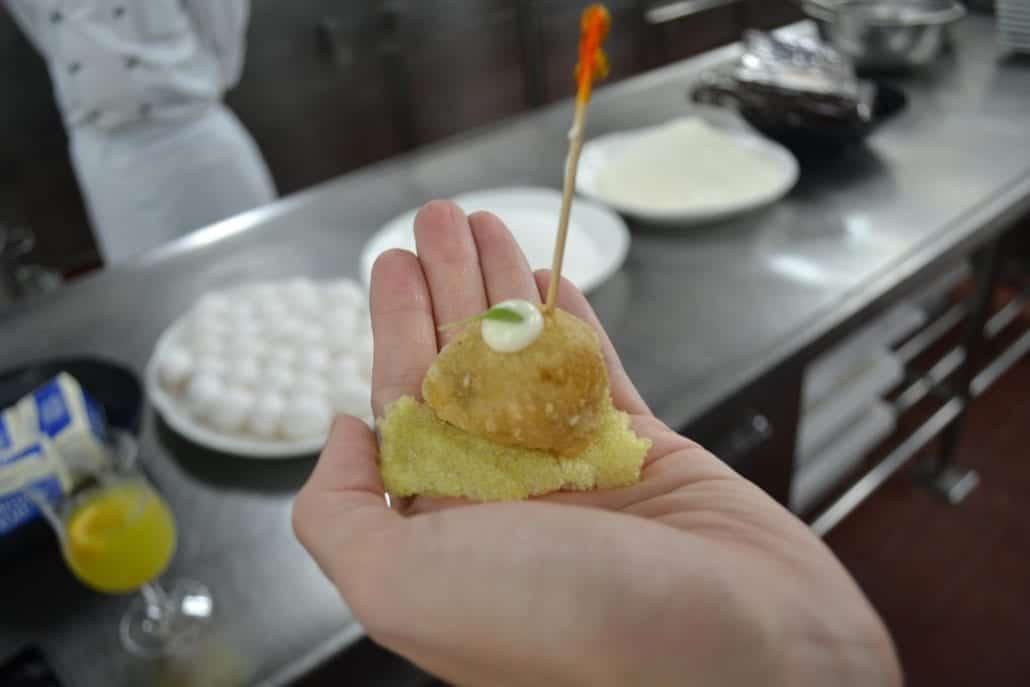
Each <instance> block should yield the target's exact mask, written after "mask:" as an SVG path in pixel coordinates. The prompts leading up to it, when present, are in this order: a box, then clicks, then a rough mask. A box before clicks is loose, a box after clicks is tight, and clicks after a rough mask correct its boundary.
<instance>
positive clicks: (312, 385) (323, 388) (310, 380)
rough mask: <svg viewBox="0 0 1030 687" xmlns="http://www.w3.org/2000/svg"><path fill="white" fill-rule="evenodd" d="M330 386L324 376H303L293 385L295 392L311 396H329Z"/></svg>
mask: <svg viewBox="0 0 1030 687" xmlns="http://www.w3.org/2000/svg"><path fill="white" fill-rule="evenodd" d="M329 389H330V384H329V380H327V379H326V378H325V376H324V375H313V374H302V375H301V376H299V377H297V379H296V381H295V382H294V384H293V388H292V390H293V391H296V392H297V393H298V394H300V393H303V394H305V395H309V396H325V397H328V396H329Z"/></svg>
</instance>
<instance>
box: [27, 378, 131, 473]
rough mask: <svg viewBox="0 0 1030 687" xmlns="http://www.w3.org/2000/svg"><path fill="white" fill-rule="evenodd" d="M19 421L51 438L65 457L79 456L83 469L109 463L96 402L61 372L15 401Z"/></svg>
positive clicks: (104, 430) (98, 468) (97, 469)
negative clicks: (82, 461) (16, 402)
mask: <svg viewBox="0 0 1030 687" xmlns="http://www.w3.org/2000/svg"><path fill="white" fill-rule="evenodd" d="M17 411H18V415H19V416H20V420H21V423H22V425H23V426H24V427H27V428H28V429H29V430H32V431H35V432H36V433H38V435H39V436H42V437H44V438H46V439H49V440H50V441H51V442H53V445H54V448H55V449H56V450H57V452H58V453H59V454H60V455H61V456H62V457H63V458H65V459H71V458H73V457H75V458H77V459H83V460H84V464H82V465H81V467H82V468H83V470H85V471H87V472H92V473H94V474H98V473H100V472H102V471H104V470H105V469H107V468H108V467H109V466H110V463H111V457H110V453H109V451H108V448H107V421H106V419H105V418H104V411H103V409H102V408H101V407H100V405H99V404H98V403H97V402H96V401H95V400H94V399H93V398H92V397H91V396H90V395H89V394H87V393H86V392H85V391H83V390H82V387H81V386H79V383H78V382H77V381H75V378H74V377H72V376H71V375H69V374H67V373H65V372H62V373H61V374H59V375H57V376H56V377H55V378H54V379H52V380H50V381H49V382H47V383H46V384H44V385H43V386H41V387H39V388H38V389H36V390H35V391H33V392H32V393H31V394H29V395H28V396H27V397H25V398H24V399H22V400H21V401H20V402H19V403H18V405H17Z"/></svg>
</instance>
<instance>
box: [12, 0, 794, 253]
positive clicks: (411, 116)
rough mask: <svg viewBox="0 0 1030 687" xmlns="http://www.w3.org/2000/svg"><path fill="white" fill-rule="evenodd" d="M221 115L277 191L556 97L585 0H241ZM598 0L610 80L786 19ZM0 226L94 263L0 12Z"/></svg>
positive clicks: (36, 82) (733, 8)
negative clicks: (663, 11)
mask: <svg viewBox="0 0 1030 687" xmlns="http://www.w3.org/2000/svg"><path fill="white" fill-rule="evenodd" d="M252 1H253V8H252V13H251V24H250V28H249V30H248V51H247V62H246V68H245V70H244V74H243V79H242V81H241V83H240V85H239V87H238V88H237V89H236V90H234V91H233V92H232V93H230V94H229V96H228V102H229V104H230V106H231V107H232V108H233V109H234V110H236V112H237V113H238V114H239V115H240V117H241V119H243V121H244V122H245V123H246V125H247V126H248V128H249V129H250V130H251V132H252V133H253V134H254V136H255V138H256V139H257V141H258V143H259V145H260V146H261V148H262V150H263V152H264V154H265V157H266V158H267V160H268V162H269V165H270V167H271V168H272V173H273V175H274V176H275V179H276V183H277V185H278V187H279V190H280V192H282V193H289V192H292V191H296V190H298V189H301V188H305V187H307V186H310V185H312V184H315V183H318V182H320V181H324V180H326V179H329V178H332V177H334V176H337V175H339V174H342V173H344V172H346V171H349V170H352V169H355V168H357V167H361V166H363V165H367V164H370V163H372V162H376V161H378V160H382V159H384V158H387V157H390V156H392V155H396V154H398V153H401V152H403V151H405V150H409V149H411V148H414V147H417V146H419V145H424V144H426V143H430V142H433V141H436V140H439V139H441V138H445V137H447V136H450V135H453V134H456V133H459V132H462V131H466V130H468V129H470V128H474V127H477V126H481V125H484V124H488V123H490V122H494V121H497V120H498V119H502V118H504V117H509V116H512V115H515V114H517V113H519V112H523V111H525V110H527V109H530V108H532V107H536V106H539V105H542V104H545V103H548V102H552V101H554V100H559V99H562V98H566V97H570V95H571V93H572V90H573V85H572V76H571V75H572V68H573V65H574V63H575V51H576V41H577V36H578V32H579V24H578V17H579V13H580V11H581V10H582V8H583V6H584V5H585V4H586V0H290V1H289V2H284V1H283V0H252ZM670 4H671V5H675V6H677V7H681V8H682V7H693V6H696V5H691V3H690V2H653V1H649V0H609V2H608V6H609V7H610V8H611V11H612V14H613V17H614V21H615V25H614V31H613V34H612V36H611V38H610V39H609V44H608V46H607V48H608V51H609V54H610V56H611V62H612V80H618V79H621V78H626V77H629V76H632V75H634V74H637V73H639V72H641V71H644V70H646V69H649V68H652V67H655V66H659V65H661V64H665V63H667V62H670V61H673V60H677V59H682V58H684V57H687V56H689V55H692V54H695V53H697V52H701V51H703V50H706V49H709V48H711V47H714V46H716V45H720V44H723V43H726V42H729V41H732V40H735V39H736V38H737V37H739V35H740V33H741V31H742V30H743V29H744V28H745V27H747V26H761V27H769V26H774V25H779V24H782V23H784V22H786V21H790V20H793V19H796V18H797V17H798V12H797V10H796V8H795V6H794V5H793V4H792V3H791V2H790V0H736V1H729V2H727V3H724V4H722V5H720V6H717V7H712V8H710V9H707V10H705V11H702V12H692V13H687V14H686V15H685V16H683V17H681V18H677V19H675V20H671V21H664V22H662V23H660V24H656V23H654V22H649V21H648V20H647V18H648V17H649V16H653V14H649V10H652V9H653V8H654V7H655V6H656V5H670ZM0 223H21V224H27V225H29V226H30V227H31V228H32V229H33V230H34V231H35V232H36V233H37V235H38V236H39V239H40V240H39V247H38V249H37V255H38V258H39V260H40V261H41V262H43V263H44V264H47V265H51V266H55V267H58V268H60V269H62V270H63V271H65V272H66V273H69V272H71V273H74V272H77V271H81V270H82V269H83V268H86V267H89V266H90V265H94V264H97V262H98V259H97V256H96V251H95V248H94V247H93V242H92V238H91V236H90V232H89V229H88V222H87V220H86V216H85V212H84V210H83V206H82V201H81V199H80V197H79V194H78V191H77V187H76V184H75V179H74V176H73V174H72V171H71V167H70V165H69V161H68V157H67V151H66V139H65V136H64V132H63V130H62V127H61V123H60V118H59V116H58V113H57V111H56V109H55V107H54V103H53V97H52V95H51V91H50V83H49V79H48V77H47V75H46V70H45V68H44V65H43V64H42V62H41V60H40V59H39V58H38V57H37V56H36V55H35V53H34V51H33V49H32V47H31V46H30V45H29V44H28V43H27V42H26V41H25V39H24V38H23V37H22V36H21V34H20V32H19V31H18V29H17V27H16V25H15V24H14V22H13V21H12V20H11V19H10V17H9V16H8V15H7V14H6V13H5V12H2V11H0Z"/></svg>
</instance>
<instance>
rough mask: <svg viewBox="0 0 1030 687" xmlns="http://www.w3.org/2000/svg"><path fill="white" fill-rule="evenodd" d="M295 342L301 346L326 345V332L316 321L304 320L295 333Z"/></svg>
mask: <svg viewBox="0 0 1030 687" xmlns="http://www.w3.org/2000/svg"><path fill="white" fill-rule="evenodd" d="M293 341H294V343H297V344H299V345H301V346H308V347H312V346H319V347H324V346H325V334H324V333H323V331H322V327H321V326H319V325H318V324H317V323H316V322H314V321H307V322H304V323H303V324H302V325H301V326H300V327H298V329H297V331H296V332H295V333H294V335H293Z"/></svg>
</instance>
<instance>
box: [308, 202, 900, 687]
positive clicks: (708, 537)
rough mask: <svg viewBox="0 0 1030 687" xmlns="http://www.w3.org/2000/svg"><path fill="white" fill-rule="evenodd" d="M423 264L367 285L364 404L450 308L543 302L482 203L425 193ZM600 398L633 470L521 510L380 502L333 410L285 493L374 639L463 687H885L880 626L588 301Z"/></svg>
mask: <svg viewBox="0 0 1030 687" xmlns="http://www.w3.org/2000/svg"><path fill="white" fill-rule="evenodd" d="M415 234H416V243H417V247H418V256H417V257H416V256H415V255H413V254H411V253H407V252H403V251H392V252H389V253H387V254H385V255H383V256H382V257H381V258H380V259H379V261H378V262H377V263H376V267H375V269H374V272H373V278H372V293H371V310H372V323H373V330H374V333H375V369H374V373H373V400H372V403H373V409H374V411H375V413H376V416H377V417H381V416H382V413H383V409H384V407H385V405H387V404H388V403H390V402H391V401H393V400H395V399H397V398H399V397H400V396H403V395H413V396H418V394H419V389H420V387H421V383H422V378H423V377H424V375H425V372H426V370H427V369H428V368H429V366H430V365H431V364H432V362H433V360H434V358H435V357H436V355H437V352H438V351H439V349H440V347H442V346H443V345H444V344H445V343H446V340H447V336H448V335H447V334H446V333H441V332H439V331H438V326H437V325H438V324H444V323H449V322H456V321H459V320H462V319H464V318H466V317H469V316H471V315H474V314H476V313H478V312H481V311H483V310H485V309H487V308H488V307H489V306H490V305H491V304H493V303H496V302H499V301H502V300H506V299H509V298H525V299H527V300H533V301H537V302H539V300H540V295H541V293H544V292H545V291H546V287H547V280H548V275H547V274H546V273H543V274H536V275H534V274H533V273H532V272H531V271H530V269H529V266H528V264H527V263H526V259H525V257H524V256H523V255H522V252H521V251H520V250H519V248H518V246H517V244H516V243H515V241H514V240H513V238H512V237H511V234H510V233H509V232H508V230H507V229H506V228H505V227H504V226H503V224H502V223H501V222H500V221H499V220H498V219H497V218H496V217H494V216H492V215H489V214H486V213H478V214H475V215H472V216H471V217H466V216H465V215H464V213H462V211H461V210H460V209H459V208H457V207H456V206H454V205H453V204H451V203H447V202H434V203H430V204H429V205H427V206H426V207H425V208H423V210H422V211H421V212H420V213H419V215H418V218H417V219H416V226H415ZM559 304H560V305H561V307H563V308H564V309H566V310H568V311H569V312H571V313H573V314H575V315H577V316H579V317H580V318H582V319H583V320H585V321H587V322H589V323H591V324H592V325H593V326H594V327H595V328H596V329H597V331H598V333H599V335H600V337H601V341H602V348H603V353H604V356H605V359H606V362H607V365H608V370H609V376H610V379H611V388H612V398H613V400H614V402H615V404H616V406H617V407H619V408H620V409H622V410H625V411H626V412H628V413H629V414H630V415H631V416H632V418H633V426H634V429H635V430H636V431H637V433H638V434H640V435H641V436H646V437H648V438H650V439H652V441H653V442H654V446H653V447H652V450H651V451H650V453H649V455H648V457H647V459H646V462H645V465H644V469H643V473H642V479H641V481H640V483H639V484H637V485H634V486H632V487H627V488H623V489H613V490H607V491H595V492H589V493H558V494H551V495H548V496H544V497H540V498H536V499H532V500H530V501H526V502H519V503H490V504H475V503H469V502H466V501H461V500H454V499H448V500H436V499H430V498H426V497H416V498H414V499H411V500H407V501H405V502H403V503H399V504H394V508H393V509H391V508H388V507H387V505H386V503H385V500H384V498H383V483H382V480H381V478H380V476H379V471H378V467H377V462H376V460H377V455H378V449H377V444H376V440H375V436H374V435H373V434H372V432H370V431H369V430H368V428H367V427H366V426H365V425H364V423H362V422H360V421H358V420H356V419H353V418H340V419H339V420H338V421H337V422H336V424H335V425H334V428H333V432H332V435H331V437H330V439H329V442H328V444H327V446H326V448H325V450H324V451H323V454H322V457H321V459H320V460H319V464H318V466H317V467H316V469H315V471H314V473H313V474H312V476H311V479H310V480H309V482H308V484H307V485H305V487H304V489H303V490H302V492H301V493H300V494H299V495H298V497H297V501H296V503H295V506H294V527H295V529H296V531H297V534H298V537H299V538H300V540H301V542H302V543H303V544H304V545H305V546H306V547H307V548H308V550H309V551H310V552H311V553H312V555H313V556H314V557H315V559H316V560H317V561H318V562H319V564H320V565H321V566H322V569H323V570H324V571H325V573H326V574H327V575H328V576H329V578H330V579H331V580H332V581H333V582H334V583H335V584H336V585H337V587H338V589H339V590H340V592H341V594H342V595H343V597H344V599H345V600H346V601H347V602H348V604H349V605H350V606H351V608H352V610H353V611H354V613H355V615H356V616H357V618H358V619H359V620H360V621H361V622H362V624H363V625H364V626H365V627H366V629H367V630H368V632H369V634H370V635H371V636H372V637H373V638H374V639H376V640H377V641H379V642H380V643H382V644H384V645H386V646H388V647H390V648H392V649H394V650H395V651H398V652H399V653H401V654H403V655H405V656H407V657H408V658H410V659H411V660H413V661H415V662H416V663H418V664H420V665H421V666H422V667H424V668H426V669H427V670H430V671H431V672H433V673H435V674H437V675H439V676H441V677H443V678H445V679H448V680H450V681H453V682H455V683H458V684H462V685H480V684H481V685H544V684H547V685H550V684H583V685H609V684H611V685H623V684H626V685H664V684H670V685H671V684H677V685H678V684H686V683H689V684H696V685H758V684H761V685H808V684H811V685H823V684H835V685H845V684H855V685H894V684H897V683H898V682H899V681H900V678H899V676H898V669H897V665H896V659H895V657H894V653H893V648H892V646H891V643H890V640H889V638H888V636H887V634H886V631H885V630H884V628H883V626H882V623H881V622H880V621H879V619H878V618H877V617H876V615H875V613H874V612H873V610H872V609H871V608H870V606H869V605H868V603H867V602H866V600H865V599H864V597H863V596H862V594H861V592H860V591H859V590H858V589H857V587H856V586H855V584H854V582H853V581H852V580H851V579H850V577H849V576H848V575H847V573H846V572H845V571H844V569H843V568H842V567H841V566H840V564H839V563H838V562H837V561H836V560H835V559H834V558H833V556H832V554H831V553H830V552H829V550H828V549H827V548H826V547H825V546H824V545H823V544H822V543H821V542H820V541H819V540H818V539H817V538H816V537H815V536H813V535H812V534H811V533H810V531H809V530H808V529H807V528H806V527H804V525H802V524H801V523H800V522H799V521H797V520H796V519H795V518H794V517H793V516H792V515H790V514H789V513H788V512H786V511H785V510H783V509H782V508H781V507H780V506H779V505H778V504H776V503H775V502H774V501H773V500H771V499H770V498H768V497H767V496H766V495H765V494H764V493H763V492H761V491H760V490H759V489H757V488H756V487H755V486H754V485H752V484H750V483H749V482H747V481H746V480H744V479H743V478H741V477H740V476H738V475H737V474H736V473H734V472H733V471H732V470H731V469H729V468H728V467H727V466H726V465H725V464H723V463H722V462H720V461H719V460H718V459H717V458H715V457H714V456H712V455H711V454H710V453H708V452H706V451H705V450H704V449H702V448H701V447H700V446H698V445H697V444H695V443H693V442H691V441H690V440H688V439H686V438H684V437H682V436H680V435H678V434H676V433H675V432H673V431H671V430H670V429H669V428H668V427H666V426H665V425H664V424H662V423H661V422H660V421H659V420H657V419H656V418H655V417H654V416H653V415H652V414H651V412H650V411H649V410H648V408H647V405H646V404H645V403H644V401H643V400H642V399H641V397H640V395H639V394H638V393H637V391H636V389H635V387H634V386H633V384H632V382H631V381H630V380H629V378H628V377H627V375H626V373H625V371H624V370H623V368H622V365H621V363H620V362H619V359H618V356H617V355H616V353H615V350H614V349H613V347H612V345H611V342H610V341H609V340H608V338H607V336H606V335H605V333H604V331H603V329H602V328H601V326H600V324H599V322H598V321H597V318H596V316H595V315H594V313H593V311H592V310H591V308H590V305H589V304H588V303H587V301H586V299H585V298H584V297H583V296H582V294H581V293H579V291H578V290H576V289H575V287H573V286H572V285H571V284H569V283H567V282H566V283H562V285H561V289H560V296H559Z"/></svg>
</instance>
